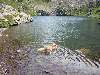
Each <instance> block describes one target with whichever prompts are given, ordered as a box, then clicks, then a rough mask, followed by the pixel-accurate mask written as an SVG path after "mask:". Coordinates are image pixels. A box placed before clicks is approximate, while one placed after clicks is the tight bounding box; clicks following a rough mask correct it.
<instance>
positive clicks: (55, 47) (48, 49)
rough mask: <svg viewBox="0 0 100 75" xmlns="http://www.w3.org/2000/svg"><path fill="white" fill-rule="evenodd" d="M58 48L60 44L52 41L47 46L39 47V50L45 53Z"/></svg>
mask: <svg viewBox="0 0 100 75" xmlns="http://www.w3.org/2000/svg"><path fill="white" fill-rule="evenodd" d="M57 48H58V45H57V44H56V43H52V44H50V45H48V46H46V47H43V48H39V49H38V51H39V52H43V53H51V52H54V51H55V50H57Z"/></svg>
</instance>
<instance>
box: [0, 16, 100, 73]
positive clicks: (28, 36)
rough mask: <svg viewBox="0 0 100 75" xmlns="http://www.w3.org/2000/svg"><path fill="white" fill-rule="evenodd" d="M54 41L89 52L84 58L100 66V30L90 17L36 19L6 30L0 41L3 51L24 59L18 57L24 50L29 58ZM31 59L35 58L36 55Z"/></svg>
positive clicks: (66, 46)
mask: <svg viewBox="0 0 100 75" xmlns="http://www.w3.org/2000/svg"><path fill="white" fill-rule="evenodd" d="M53 41H58V42H59V46H63V47H65V48H69V49H71V50H77V49H80V50H81V49H83V48H85V49H86V50H85V53H84V54H85V55H86V56H87V57H88V58H90V59H92V60H96V61H99V62H100V26H99V25H98V24H97V22H96V20H95V19H91V18H87V17H60V16H58V17H56V16H51V17H46V16H45V17H40V16H38V17H33V22H31V23H27V24H22V25H19V26H15V27H11V28H9V29H8V30H6V31H5V32H4V33H3V36H2V37H0V49H1V50H3V51H4V52H6V51H8V55H11V54H12V55H13V56H15V58H16V57H20V55H19V56H16V55H17V53H18V52H19V51H18V50H22V52H23V53H21V56H22V55H23V56H25V54H27V52H28V51H33V50H34V51H36V50H37V49H38V48H40V47H42V46H43V45H45V44H47V43H50V42H53ZM16 50H17V51H18V52H17V53H16ZM25 51H27V52H26V53H25ZM34 51H33V52H34ZM12 52H13V53H15V54H13V53H12ZM6 54H7V52H6ZM23 56H22V57H23ZM28 56H30V57H32V58H34V57H35V56H34V54H33V53H32V52H31V53H30V54H28ZM1 58H2V57H1ZM22 59H23V58H22ZM34 59H35V58H34ZM2 60H3V59H2ZM12 60H13V59H12ZM16 60H17V61H20V59H16ZM13 63H14V64H15V62H13ZM13 63H11V64H13ZM12 74H13V73H12ZM22 75H24V73H22ZM30 75H31V74H30Z"/></svg>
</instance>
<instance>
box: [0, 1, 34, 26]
mask: <svg viewBox="0 0 100 75" xmlns="http://www.w3.org/2000/svg"><path fill="white" fill-rule="evenodd" d="M30 21H32V17H31V16H30V15H28V14H26V13H24V12H18V11H17V10H16V9H14V8H13V7H12V6H9V5H7V4H2V3H0V27H9V26H13V25H18V24H21V23H26V22H30Z"/></svg>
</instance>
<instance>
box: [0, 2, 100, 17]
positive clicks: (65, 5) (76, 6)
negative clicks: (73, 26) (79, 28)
mask: <svg viewBox="0 0 100 75" xmlns="http://www.w3.org/2000/svg"><path fill="white" fill-rule="evenodd" d="M0 2H2V3H6V4H9V5H11V6H13V7H14V8H16V9H17V10H19V11H24V12H26V13H29V14H31V15H33V16H34V15H37V13H36V11H39V10H43V11H45V12H47V13H49V15H56V16H67V15H68V16H69V15H70V16H71V15H74V16H93V17H98V18H100V0H0ZM59 13H60V14H59Z"/></svg>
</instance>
